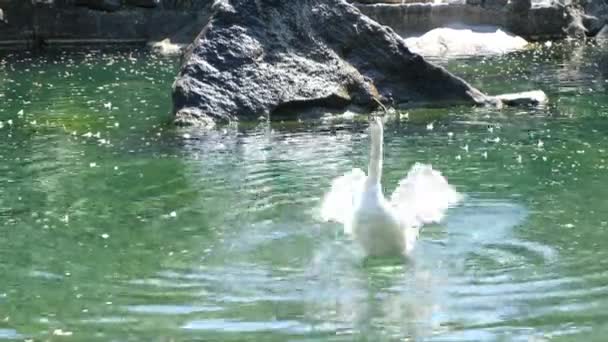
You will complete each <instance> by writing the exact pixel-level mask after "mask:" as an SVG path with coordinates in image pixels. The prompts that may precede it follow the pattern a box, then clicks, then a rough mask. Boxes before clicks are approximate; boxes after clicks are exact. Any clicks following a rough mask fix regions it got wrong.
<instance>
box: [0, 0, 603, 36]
mask: <svg viewBox="0 0 608 342" xmlns="http://www.w3.org/2000/svg"><path fill="white" fill-rule="evenodd" d="M442 1H443V2H442ZM448 1H449V2H448ZM212 3H213V1H212V0H27V1H26V0H0V48H38V47H44V46H46V45H72V44H123V43H135V44H145V43H146V42H150V41H161V40H163V39H165V38H169V37H171V38H172V39H171V41H173V42H176V41H177V42H178V43H180V44H188V43H190V42H191V41H192V39H193V38H194V37H195V36H196V35H197V34H198V30H200V28H201V27H202V26H204V23H205V21H206V19H207V18H208V16H209V15H210V14H211V13H210V12H211V10H210V8H211V5H212ZM353 3H354V4H355V5H356V6H357V7H358V8H359V9H360V10H361V11H362V12H363V13H364V14H366V15H368V16H369V17H371V18H372V19H374V20H376V21H378V22H379V23H381V24H384V25H388V26H389V27H391V28H392V29H393V30H395V31H396V32H397V33H399V34H401V35H402V36H413V35H419V34H422V33H424V32H427V31H429V30H432V29H434V28H439V27H446V26H451V25H454V24H459V25H469V26H474V25H492V26H496V27H500V28H501V29H504V30H505V31H507V32H511V33H513V34H516V35H518V36H521V37H523V38H525V39H526V40H548V39H560V38H565V37H567V36H572V37H579V38H581V37H584V36H593V35H595V34H596V33H597V32H598V31H599V30H600V29H601V28H602V27H603V26H604V25H605V23H606V20H607V18H608V6H606V5H605V4H604V3H603V2H600V1H599V0H590V1H586V2H585V3H584V4H583V3H581V4H577V3H567V4H563V3H561V2H548V3H545V2H543V3H533V2H531V1H530V0H511V1H507V0H461V1H450V0H439V2H437V1H435V2H429V1H428V0H419V1H412V0H408V1H402V0H383V1H376V0H357V1H354V2H353Z"/></svg>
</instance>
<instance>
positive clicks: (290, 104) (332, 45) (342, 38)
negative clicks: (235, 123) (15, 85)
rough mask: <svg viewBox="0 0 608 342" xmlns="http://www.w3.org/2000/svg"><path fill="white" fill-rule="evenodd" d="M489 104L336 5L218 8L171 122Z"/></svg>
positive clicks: (196, 47) (194, 53)
mask: <svg viewBox="0 0 608 342" xmlns="http://www.w3.org/2000/svg"><path fill="white" fill-rule="evenodd" d="M492 101H493V98H490V97H488V96H486V95H484V94H483V93H481V92H480V91H479V90H477V89H475V88H473V87H471V86H470V85H469V84H468V83H467V82H465V81H464V80H462V79H460V78H458V77H456V76H454V75H452V74H450V73H449V72H447V71H446V70H445V69H443V68H441V67H439V66H435V65H433V64H431V63H429V62H427V61H426V60H425V59H424V58H422V57H421V56H420V55H418V54H415V53H412V52H411V51H410V50H409V49H408V48H407V46H406V44H405V41H404V40H403V39H402V38H401V37H400V36H399V35H398V34H396V33H395V32H394V31H393V30H391V29H390V28H388V27H386V26H383V25H380V24H378V23H377V22H375V21H373V20H371V19H370V18H368V17H367V16H365V15H362V14H361V12H360V11H359V10H358V9H357V8H356V7H354V6H352V5H350V4H348V3H347V2H346V1H342V0H302V1H277V0H257V1H249V0H230V1H218V2H216V4H215V6H214V7H213V14H212V15H211V18H210V21H209V23H208V24H207V25H206V26H205V27H204V29H203V30H202V32H201V33H200V35H199V36H198V37H197V38H196V39H195V41H194V43H193V44H191V46H190V47H189V48H188V50H187V51H186V53H185V55H184V62H183V65H182V67H181V71H180V72H179V75H178V77H177V79H176V81H175V83H174V87H173V104H174V113H175V118H174V120H175V122H176V123H177V124H201V125H207V124H209V123H211V122H214V121H218V120H219V121H223V122H229V121H232V120H238V119H243V120H255V119H257V118H258V117H260V116H265V117H268V116H270V115H271V114H273V113H287V114H288V113H293V114H294V116H295V113H296V112H297V111H300V110H303V109H309V108H311V107H322V108H335V109H344V108H346V107H349V106H355V107H357V108H361V109H363V110H372V109H374V108H376V107H377V106H379V105H380V104H383V105H388V106H407V107H412V106H421V105H432V106H445V105H455V104H469V105H481V104H487V103H492Z"/></svg>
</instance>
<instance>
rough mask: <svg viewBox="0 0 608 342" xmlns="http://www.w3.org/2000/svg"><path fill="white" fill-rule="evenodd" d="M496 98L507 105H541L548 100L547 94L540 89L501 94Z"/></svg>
mask: <svg viewBox="0 0 608 342" xmlns="http://www.w3.org/2000/svg"><path fill="white" fill-rule="evenodd" d="M496 98H497V99H498V100H500V102H502V103H503V104H505V105H507V106H542V105H545V104H546V103H547V102H548V98H547V95H546V94H545V92H543V91H542V90H532V91H524V92H521V93H512V94H502V95H498V96H496Z"/></svg>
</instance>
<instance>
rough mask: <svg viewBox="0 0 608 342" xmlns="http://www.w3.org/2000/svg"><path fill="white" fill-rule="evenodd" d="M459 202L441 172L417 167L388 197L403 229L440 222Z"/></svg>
mask: <svg viewBox="0 0 608 342" xmlns="http://www.w3.org/2000/svg"><path fill="white" fill-rule="evenodd" d="M461 199H462V195H460V194H459V193H458V192H457V191H456V189H455V188H454V187H453V186H452V185H450V184H449V183H448V181H447V180H446V179H445V177H443V176H442V175H441V172H439V171H437V170H433V167H432V166H430V165H425V164H420V163H416V164H415V165H414V166H412V168H411V169H410V171H409V172H408V174H407V176H406V177H405V178H403V179H402V180H401V181H400V182H399V185H398V186H397V189H395V192H393V194H392V195H391V204H392V205H393V207H394V208H395V210H396V212H397V214H398V215H399V218H400V220H401V222H402V224H403V225H404V226H406V227H419V226H421V225H423V224H427V223H436V222H439V221H441V220H442V219H443V216H444V215H445V212H446V210H447V209H448V208H449V207H450V206H453V205H455V204H457V203H458V202H459V201H460V200H461Z"/></svg>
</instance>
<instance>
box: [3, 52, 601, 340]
mask: <svg viewBox="0 0 608 342" xmlns="http://www.w3.org/2000/svg"><path fill="white" fill-rule="evenodd" d="M605 51H608V50H605V49H604V48H602V47H597V46H590V45H588V46H570V45H563V46H561V45H559V44H554V46H553V47H551V48H547V47H544V46H539V47H537V48H535V49H533V50H531V51H526V52H523V53H518V54H511V55H509V56H505V57H493V58H473V59H464V60H455V61H450V62H448V63H444V64H446V65H447V67H448V68H449V69H450V70H451V71H453V72H455V73H457V74H458V75H461V76H463V77H464V78H465V79H467V80H470V81H471V83H473V84H474V85H475V86H478V87H480V88H481V89H483V90H485V91H488V92H490V93H501V92H513V91H523V90H529V89H535V88H541V89H543V90H545V91H546V92H547V93H548V95H549V98H550V100H551V104H550V105H549V106H547V107H546V108H544V109H535V110H530V109H521V108H520V109H506V110H503V111H497V110H491V109H484V108H477V109H473V108H451V109H433V110H422V109H421V110H410V111H409V112H407V115H406V113H405V112H402V113H399V115H398V117H399V118H392V119H391V120H389V122H388V123H387V124H386V132H385V173H384V180H385V181H384V185H385V187H386V189H387V192H390V191H391V189H393V188H394V187H395V186H396V184H397V182H398V181H399V179H401V178H402V177H403V176H404V175H405V174H406V172H407V170H408V169H409V168H410V166H411V165H413V163H415V162H424V163H430V164H432V165H433V166H434V167H435V168H437V169H439V170H441V171H442V172H443V174H444V175H445V176H446V177H447V178H448V180H449V182H450V183H451V184H453V185H454V186H455V187H456V188H457V189H458V191H459V192H460V193H462V194H464V195H465V200H464V201H463V202H462V204H461V205H459V206H457V207H455V208H452V209H450V211H449V212H448V215H447V217H446V219H445V221H444V222H443V223H442V224H439V225H433V226H429V227H426V228H425V230H424V231H423V232H422V234H421V239H420V241H419V244H418V246H417V248H416V251H415V253H414V255H413V257H412V260H411V261H410V262H407V263H397V264H396V263H394V262H388V261H386V262H384V261H383V260H379V261H375V262H373V263H363V262H362V260H361V258H359V257H358V256H357V254H356V253H354V252H353V251H355V250H356V249H357V247H356V246H355V245H354V244H353V243H352V242H350V241H349V239H348V238H346V237H345V236H344V235H343V234H342V233H341V227H340V226H339V225H337V224H331V223H324V222H322V220H321V219H320V215H319V208H320V206H321V202H322V199H323V196H324V194H325V192H326V191H328V190H329V187H330V184H331V180H332V179H333V178H334V177H337V176H340V175H341V174H343V173H344V172H346V171H348V170H350V169H351V168H352V167H362V168H365V166H366V164H367V151H368V146H369V145H368V143H369V142H368V132H367V130H366V128H367V124H366V119H365V118H363V119H357V118H355V119H354V120H353V119H351V118H348V117H338V118H335V117H334V118H331V119H328V118H324V119H311V120H304V121H302V122H273V123H272V124H268V123H266V122H260V123H254V124H249V125H240V126H239V127H238V128H225V129H220V130H218V131H215V132H211V133H205V134H203V133H199V132H196V131H195V130H191V129H190V130H187V129H175V128H173V127H172V126H171V125H170V124H169V123H168V122H169V112H170V107H171V102H170V86H171V83H172V81H173V78H174V75H175V74H176V70H177V63H178V62H177V60H173V59H163V58H159V57H155V56H153V55H150V54H148V53H146V52H144V51H127V52H125V51H93V52H89V53H86V54H84V53H75V52H58V53H51V54H47V55H45V56H35V55H30V54H23V53H17V54H15V53H12V54H11V53H4V54H3V55H2V58H0V75H1V76H0V103H1V105H0V121H1V122H2V128H0V340H3V339H5V340H24V339H34V340H41V339H44V340H47V339H49V338H50V339H52V340H62V339H66V340H69V339H72V340H80V341H185V340H205V341H217V340H233V341H242V340H260V341H285V340H306V341H312V340H319V341H328V340H331V341H333V340H339V341H350V340H353V339H357V340H371V341H380V340H398V339H403V340H408V339H409V340H429V341H494V340H505V341H530V340H533V341H543V340H546V339H547V340H548V339H551V340H557V341H579V340H602V339H603V337H604V336H606V334H608V248H606V244H607V242H606V241H608V213H607V212H606V208H607V207H608V195H607V193H606V191H605V188H604V186H605V184H607V183H608V172H607V170H606V168H607V167H608V163H607V159H608V137H607V134H606V132H608V121H607V116H608V96H607V91H606V90H607V89H608V73H607V71H608V66H607V62H608V52H605ZM429 123H432V125H429ZM431 126H432V129H431Z"/></svg>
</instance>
